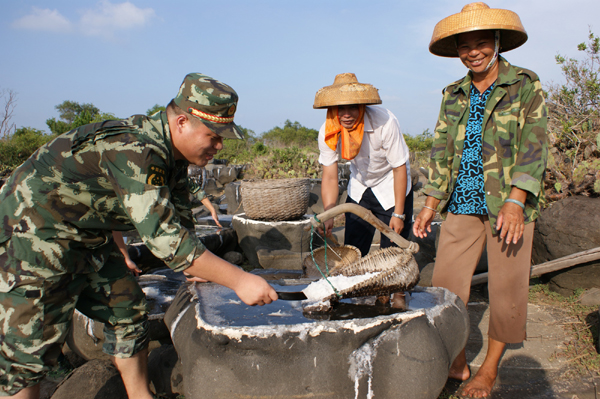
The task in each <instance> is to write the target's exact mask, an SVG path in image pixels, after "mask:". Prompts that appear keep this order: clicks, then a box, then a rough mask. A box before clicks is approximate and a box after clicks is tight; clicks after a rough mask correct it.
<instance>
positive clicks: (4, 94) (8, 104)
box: [0, 89, 17, 139]
mask: <svg viewBox="0 0 600 399" xmlns="http://www.w3.org/2000/svg"><path fill="white" fill-rule="evenodd" d="M0 98H1V99H2V101H3V102H4V110H3V111H2V113H1V114H0V138H3V139H6V138H8V137H9V136H10V135H11V133H12V132H13V131H14V130H15V124H14V123H11V121H10V120H11V119H12V117H13V112H14V110H15V106H16V101H17V93H15V92H14V91H12V90H10V89H0Z"/></svg>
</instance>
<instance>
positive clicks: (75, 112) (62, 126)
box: [46, 100, 118, 135]
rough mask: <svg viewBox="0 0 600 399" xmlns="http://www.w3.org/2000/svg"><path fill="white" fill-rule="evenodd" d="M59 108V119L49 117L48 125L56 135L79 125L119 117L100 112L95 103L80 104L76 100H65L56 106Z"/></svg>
mask: <svg viewBox="0 0 600 399" xmlns="http://www.w3.org/2000/svg"><path fill="white" fill-rule="evenodd" d="M54 108H56V109H57V110H58V113H59V119H58V120H57V119H56V118H49V119H47V120H46V125H48V128H49V129H50V131H51V132H52V134H54V135H59V134H63V133H65V132H68V131H69V130H71V129H74V128H76V127H79V126H83V125H87V124H88V123H92V122H101V121H103V120H107V119H118V118H116V117H115V116H114V115H113V114H107V113H102V112H100V109H98V107H96V106H95V105H94V104H91V103H85V104H79V103H78V102H75V101H69V100H66V101H63V102H62V103H61V104H58V105H57V106H56V107H54Z"/></svg>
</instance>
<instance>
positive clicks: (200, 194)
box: [188, 178, 206, 201]
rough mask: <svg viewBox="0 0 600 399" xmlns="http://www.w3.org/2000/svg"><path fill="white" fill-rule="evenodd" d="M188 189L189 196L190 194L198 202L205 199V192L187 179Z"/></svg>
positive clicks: (194, 182)
mask: <svg viewBox="0 0 600 399" xmlns="http://www.w3.org/2000/svg"><path fill="white" fill-rule="evenodd" d="M188 187H189V191H190V194H192V195H193V196H194V197H195V198H196V199H197V200H198V201H202V200H203V199H204V198H206V192H205V191H204V190H202V188H201V187H200V185H199V184H198V183H196V181H194V180H192V179H190V178H188Z"/></svg>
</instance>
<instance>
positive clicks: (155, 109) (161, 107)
mask: <svg viewBox="0 0 600 399" xmlns="http://www.w3.org/2000/svg"><path fill="white" fill-rule="evenodd" d="M166 109H167V107H165V106H164V105H159V104H154V105H153V106H152V108H148V110H147V111H146V115H148V116H150V115H154V114H155V113H157V112H158V111H165V110H166Z"/></svg>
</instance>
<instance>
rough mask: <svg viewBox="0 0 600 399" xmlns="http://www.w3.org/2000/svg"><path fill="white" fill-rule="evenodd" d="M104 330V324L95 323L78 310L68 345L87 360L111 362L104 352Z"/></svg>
mask: <svg viewBox="0 0 600 399" xmlns="http://www.w3.org/2000/svg"><path fill="white" fill-rule="evenodd" d="M103 330H104V323H100V322H98V321H94V320H92V319H90V318H89V317H87V316H85V315H84V314H83V313H81V312H79V311H77V310H76V311H75V312H74V313H73V320H72V325H71V328H70V329H69V332H68V333H67V338H66V343H67V345H68V346H69V349H71V350H72V351H73V352H74V353H75V354H76V355H78V356H79V357H81V358H83V359H85V360H92V359H97V360H109V359H110V356H108V355H107V354H106V353H104V352H102V344H103V343H104V331H103Z"/></svg>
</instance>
